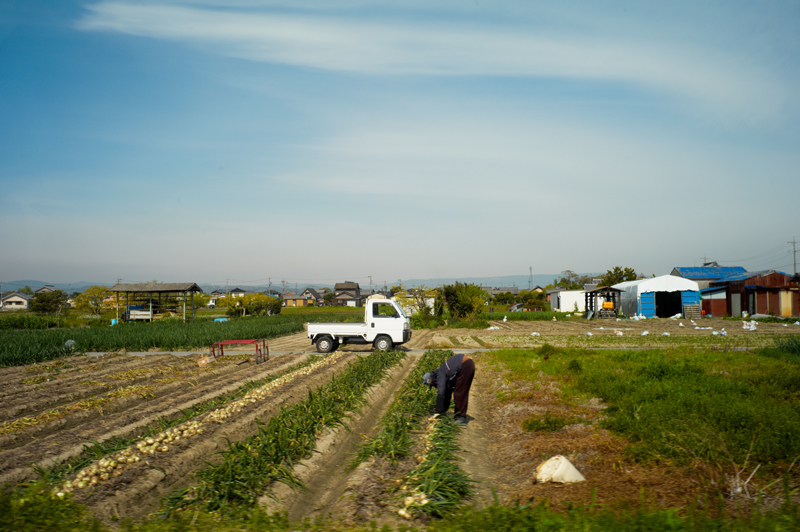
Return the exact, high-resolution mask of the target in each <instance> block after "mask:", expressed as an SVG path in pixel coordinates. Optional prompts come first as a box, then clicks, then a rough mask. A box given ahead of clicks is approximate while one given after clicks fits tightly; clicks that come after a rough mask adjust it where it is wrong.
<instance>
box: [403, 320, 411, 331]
mask: <svg viewBox="0 0 800 532" xmlns="http://www.w3.org/2000/svg"><path fill="white" fill-rule="evenodd" d="M403 330H404V331H410V330H411V324H409V323H408V322H405V323H404V324H403Z"/></svg>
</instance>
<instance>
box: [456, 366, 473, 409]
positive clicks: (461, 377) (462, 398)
mask: <svg viewBox="0 0 800 532" xmlns="http://www.w3.org/2000/svg"><path fill="white" fill-rule="evenodd" d="M473 377H475V362H473V361H472V359H471V358H470V359H468V360H465V361H464V363H463V364H462V365H461V371H459V372H458V377H456V387H455V390H453V399H454V400H455V403H456V415H457V416H462V417H464V416H466V415H467V407H468V406H469V389H470V387H471V386H472V378H473Z"/></svg>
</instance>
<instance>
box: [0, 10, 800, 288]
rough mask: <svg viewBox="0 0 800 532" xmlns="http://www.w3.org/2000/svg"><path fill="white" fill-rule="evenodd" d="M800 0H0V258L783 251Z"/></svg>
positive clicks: (141, 272) (746, 260)
mask: <svg viewBox="0 0 800 532" xmlns="http://www.w3.org/2000/svg"><path fill="white" fill-rule="evenodd" d="M799 29H800V4H797V3H796V2H790V1H784V2H781V1H770V2H736V1H733V2H731V1H726V2H721V1H720V2H680V1H678V2H670V3H663V2H662V3H655V2H632V1H631V2H613V1H612V2H603V3H602V5H601V4H600V3H597V2H588V1H587V2H581V1H564V2H537V1H505V2H503V1H500V2H486V1H481V0H472V1H467V0H460V1H441V2H428V1H425V2H423V1H415V0H410V1H406V2H368V1H358V0H349V1H348V0H341V1H339V0H326V1H313V0H309V1H304V0H294V1H292V2H286V1H284V2H281V1H259V2H255V1H246V0H245V1H238V2H237V1H224V2H223V1H221V0H220V1H215V0H196V1H191V0H161V1H143V2H142V1H139V2H133V1H101V2H51V1H37V0H24V1H16V0H11V1H7V2H4V3H3V4H2V5H0V191H2V197H3V200H4V201H3V207H4V208H3V209H2V210H1V211H0V249H2V250H3V252H2V253H0V281H11V280H16V279H40V280H44V281H50V282H78V281H84V280H89V281H91V280H98V281H100V280H102V281H106V280H114V279H117V278H122V279H125V280H129V281H140V280H150V279H159V280H162V281H178V280H181V281H183V280H190V281H195V282H204V283H205V282H210V283H214V282H217V283H219V282H224V280H225V279H234V280H238V281H258V282H261V281H264V282H266V280H267V279H269V278H272V279H273V281H274V280H275V279H286V280H288V281H291V282H295V281H299V282H306V281H307V282H312V281H317V282H333V281H336V280H342V279H348V280H365V279H366V277H367V276H368V275H372V276H373V279H374V280H378V281H381V280H383V279H402V278H406V279H408V278H432V277H459V276H464V277H467V276H470V277H475V276H498V275H516V274H523V275H524V274H526V273H527V272H528V267H529V266H531V267H532V268H533V272H534V273H555V272H560V271H562V270H565V269H571V270H575V271H605V270H607V269H609V268H611V267H613V266H616V265H622V266H631V267H634V268H635V269H636V270H637V271H640V272H644V273H647V274H651V273H655V274H664V273H668V272H669V271H670V270H671V269H672V268H673V267H674V266H694V265H699V264H700V263H701V262H702V261H703V258H704V257H705V258H707V259H709V260H718V261H720V262H721V263H724V265H743V266H745V267H746V268H748V269H751V270H755V269H761V268H779V269H784V270H785V271H790V270H791V269H792V256H791V245H789V244H787V241H789V240H792V238H793V237H796V236H800V209H798V207H797V205H798V203H797V198H798V193H799V192H800V184H798V183H799V180H798V169H799V168H800V164H799V163H800V149H799V148H798V146H800V126H798V124H800V120H798V118H800V116H799V115H800V112H799V111H800V108H799V107H798V101H800V100H799V99H798V96H799V95H800V90H798V89H800V79H799V77H800V31H798V30H799Z"/></svg>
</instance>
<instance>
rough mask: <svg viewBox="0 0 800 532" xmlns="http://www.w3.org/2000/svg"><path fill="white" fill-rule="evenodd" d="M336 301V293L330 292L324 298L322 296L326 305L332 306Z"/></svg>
mask: <svg viewBox="0 0 800 532" xmlns="http://www.w3.org/2000/svg"><path fill="white" fill-rule="evenodd" d="M334 299H336V292H328V293H327V294H325V295H324V296H322V300H323V301H324V302H325V303H327V304H328V305H330V304H331V303H333V300H334Z"/></svg>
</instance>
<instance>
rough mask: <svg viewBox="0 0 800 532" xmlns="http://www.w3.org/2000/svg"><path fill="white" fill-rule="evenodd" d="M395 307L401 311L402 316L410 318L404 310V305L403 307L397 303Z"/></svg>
mask: <svg viewBox="0 0 800 532" xmlns="http://www.w3.org/2000/svg"><path fill="white" fill-rule="evenodd" d="M395 307H397V311H398V312H399V313H400V315H401V316H403V317H404V318H408V316H406V313H405V312H404V311H403V307H401V306H400V305H395Z"/></svg>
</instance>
